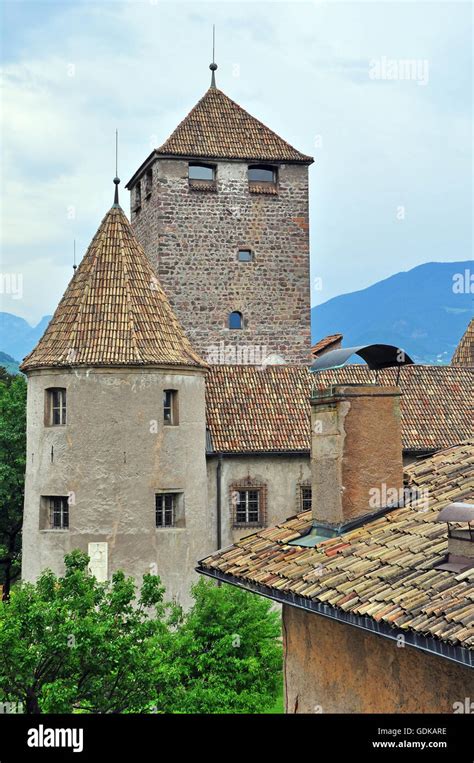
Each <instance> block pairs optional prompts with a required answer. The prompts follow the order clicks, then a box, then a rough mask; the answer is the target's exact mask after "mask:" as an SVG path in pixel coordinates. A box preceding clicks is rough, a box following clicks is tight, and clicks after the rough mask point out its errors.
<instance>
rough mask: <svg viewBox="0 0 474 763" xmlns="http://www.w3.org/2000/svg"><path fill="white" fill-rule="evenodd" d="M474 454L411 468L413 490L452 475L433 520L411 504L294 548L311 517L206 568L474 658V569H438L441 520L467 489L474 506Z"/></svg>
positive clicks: (251, 540) (471, 445) (443, 538)
mask: <svg viewBox="0 0 474 763" xmlns="http://www.w3.org/2000/svg"><path fill="white" fill-rule="evenodd" d="M473 455H474V442H472V441H471V442H466V443H463V444H461V445H457V446H455V447H453V448H450V449H447V450H444V451H440V452H438V453H436V454H434V455H432V456H430V457H429V458H427V459H426V460H424V461H422V462H420V463H415V464H412V465H411V466H409V467H408V468H407V470H406V482H407V485H408V486H411V487H413V488H414V487H418V488H420V489H427V490H428V491H430V488H431V485H432V484H433V483H436V484H438V482H439V476H440V475H442V488H440V489H438V490H437V495H436V497H433V496H432V495H431V493H430V492H429V498H430V500H429V506H428V509H427V510H425V511H420V510H419V508H417V507H416V506H413V505H410V506H408V507H405V508H403V509H397V510H395V511H392V512H389V513H388V514H386V515H385V516H384V517H382V518H381V519H379V520H377V521H376V522H372V523H369V524H367V525H364V526H362V527H360V528H358V529H357V530H356V531H352V532H348V533H345V534H344V535H343V536H341V537H339V538H334V539H331V540H328V541H325V542H324V543H321V544H319V545H318V546H317V547H316V548H310V549H308V548H305V547H302V546H288V545H287V540H286V538H287V531H288V528H290V527H291V530H292V531H293V530H297V531H298V534H299V535H300V536H302V535H304V534H305V533H306V532H307V531H308V530H309V528H310V527H311V522H312V516H311V512H304V513H302V514H298V515H297V516H296V517H292V518H291V519H289V520H287V521H286V522H283V523H281V524H279V525H277V526H276V527H272V528H271V529H270V532H269V531H268V530H266V531H259V532H257V533H255V534H254V535H250V536H247V537H246V538H243V539H242V540H240V541H238V542H237V543H236V544H235V545H234V546H231V547H230V548H227V549H222V550H221V551H219V552H216V553H214V554H213V555H211V556H209V557H208V558H207V559H204V560H203V561H202V562H201V563H200V567H201V569H206V568H207V569H210V570H212V569H214V570H219V571H221V572H224V573H229V574H231V575H233V576H234V577H237V578H239V579H240V581H241V583H242V585H244V586H245V582H246V581H247V582H249V583H257V582H258V583H260V584H264V585H265V586H266V587H267V589H268V595H270V596H271V591H272V589H274V590H275V591H285V590H286V591H288V592H293V593H297V594H298V595H299V596H303V597H305V598H310V599H312V600H314V601H318V602H326V603H328V604H330V605H331V606H333V607H335V608H339V609H341V610H343V611H345V612H350V613H352V614H355V615H359V616H369V617H371V618H373V619H374V620H376V621H378V622H381V623H387V624H388V625H391V626H393V627H397V628H401V629H403V630H411V631H415V632H417V633H420V634H423V635H427V636H432V637H434V638H437V639H440V640H442V641H445V642H447V643H449V644H456V645H462V646H464V647H466V648H469V649H473V648H474V569H471V570H468V571H466V572H464V573H461V574H455V573H453V572H447V571H444V570H437V569H433V566H434V565H435V564H436V563H437V562H438V561H440V560H441V558H442V557H444V555H445V554H446V551H447V531H446V527H445V526H444V525H441V524H439V523H437V522H436V521H435V520H436V517H437V515H438V512H439V511H440V510H441V509H442V508H443V507H444V506H446V505H447V504H448V503H450V502H451V501H452V500H453V497H454V499H456V498H457V493H456V491H457V490H461V489H462V492H463V496H464V500H465V499H466V498H468V500H469V501H474V470H473V468H472V463H473ZM427 536H428V537H427ZM432 538H437V541H436V542H435V543H433V542H432ZM256 541H258V542H256ZM338 547H339V549H338ZM336 549H338V550H337V552H336V553H334V551H335V550H336ZM367 557H370V558H367ZM229 559H232V562H233V564H232V566H231V567H230V569H229V566H228V560H229Z"/></svg>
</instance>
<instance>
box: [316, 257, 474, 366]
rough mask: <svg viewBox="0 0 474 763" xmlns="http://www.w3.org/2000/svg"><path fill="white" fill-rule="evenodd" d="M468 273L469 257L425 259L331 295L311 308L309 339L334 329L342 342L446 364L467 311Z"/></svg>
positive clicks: (471, 301) (473, 303)
mask: <svg viewBox="0 0 474 763" xmlns="http://www.w3.org/2000/svg"><path fill="white" fill-rule="evenodd" d="M466 271H467V275H465V272H466ZM459 274H460V277H459V278H456V276H457V275H459ZM471 274H474V266H473V264H472V262H470V261H469V260H468V261H467V262H427V263H425V264H424V265H418V267H416V268H413V269H412V270H408V271H406V272H402V273H397V274H396V275H393V276H390V278H386V279H384V280H383V281H379V282H378V283H375V284H373V285H372V286H369V287H368V288H367V289H362V290H361V291H354V292H351V293H349V294H341V295H340V296H339V297H334V298H333V299H330V300H328V301H327V302H324V303H323V304H322V305H318V306H317V307H313V308H312V310H311V322H312V336H313V342H316V341H318V340H319V339H321V337H324V336H326V335H328V334H336V333H338V332H340V333H342V334H344V339H343V345H344V346H346V347H350V346H351V345H358V344H373V343H382V344H393V345H395V346H396V347H401V348H403V349H404V350H406V352H407V353H408V354H409V355H411V357H412V358H413V360H415V361H416V362H417V363H428V364H432V363H437V364H439V363H441V364H444V363H449V362H450V361H451V357H452V354H453V352H454V349H455V347H456V345H457V344H458V342H459V340H460V338H461V336H462V335H463V333H464V331H465V330H466V327H467V325H468V323H469V321H470V319H471V317H472V314H473V307H474V292H473V291H472V289H474V286H473V285H472V284H471V285H469V278H470V277H471ZM461 289H463V290H462V291H461Z"/></svg>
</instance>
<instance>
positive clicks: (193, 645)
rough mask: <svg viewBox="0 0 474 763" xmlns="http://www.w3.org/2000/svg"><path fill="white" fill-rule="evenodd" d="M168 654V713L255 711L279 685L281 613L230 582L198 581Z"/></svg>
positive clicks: (267, 705)
mask: <svg viewBox="0 0 474 763" xmlns="http://www.w3.org/2000/svg"><path fill="white" fill-rule="evenodd" d="M193 596H194V599H195V604H194V606H193V607H192V609H191V610H190V611H189V612H188V613H187V614H185V615H184V616H183V619H182V622H181V624H180V626H179V628H178V629H177V631H176V633H175V637H174V639H173V640H172V643H171V651H170V652H169V654H168V655H167V659H168V662H169V670H168V676H169V677H171V679H172V681H171V683H170V684H169V686H168V687H166V688H167V691H166V688H165V687H163V686H162V687H161V692H162V695H161V704H162V707H163V709H164V710H165V711H166V712H182V713H256V712H263V711H264V710H265V709H266V708H270V707H272V706H273V705H274V703H275V699H276V697H277V694H278V692H279V690H280V682H281V667H282V649H281V643H280V635H281V627H280V615H279V613H277V612H274V611H272V610H271V602H270V601H269V600H268V599H263V598H261V597H260V596H256V595H255V594H251V593H248V592H247V591H244V590H242V589H239V588H234V587H233V586H229V585H223V586H222V587H220V588H218V587H217V586H215V585H214V584H213V583H210V582H206V581H204V580H201V581H200V582H199V583H197V585H195V586H194V587H193Z"/></svg>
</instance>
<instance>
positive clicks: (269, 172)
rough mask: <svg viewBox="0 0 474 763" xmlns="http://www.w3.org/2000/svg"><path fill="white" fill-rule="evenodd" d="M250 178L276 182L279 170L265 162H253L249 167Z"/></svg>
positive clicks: (254, 180)
mask: <svg viewBox="0 0 474 763" xmlns="http://www.w3.org/2000/svg"><path fill="white" fill-rule="evenodd" d="M248 178H249V180H250V181H251V182H257V183H276V179H277V171H276V169H275V167H269V166H268V165H265V164H253V165H250V166H249V168H248Z"/></svg>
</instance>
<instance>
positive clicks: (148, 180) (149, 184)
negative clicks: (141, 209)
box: [145, 167, 153, 199]
mask: <svg viewBox="0 0 474 763" xmlns="http://www.w3.org/2000/svg"><path fill="white" fill-rule="evenodd" d="M152 188H153V168H152V167H149V168H148V169H147V171H146V174H145V198H146V199H149V198H150V196H151V191H152Z"/></svg>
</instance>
